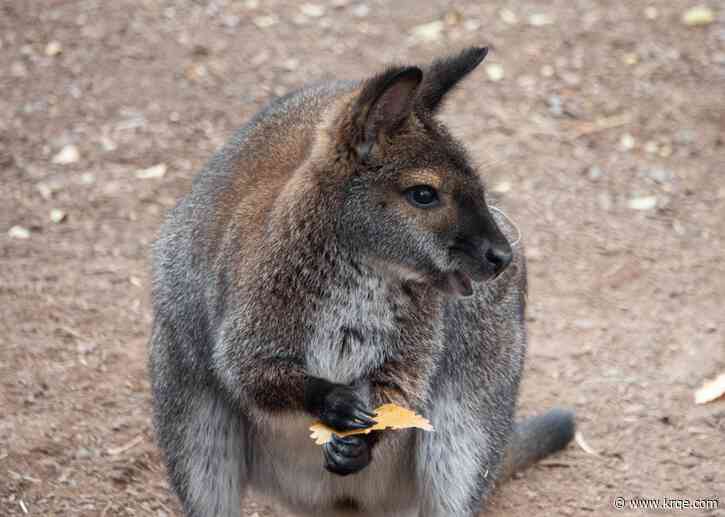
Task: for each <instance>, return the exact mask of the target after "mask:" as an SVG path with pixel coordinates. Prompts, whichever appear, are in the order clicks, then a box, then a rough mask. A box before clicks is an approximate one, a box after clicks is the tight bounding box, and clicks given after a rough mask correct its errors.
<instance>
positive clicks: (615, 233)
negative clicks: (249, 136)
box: [0, 0, 725, 517]
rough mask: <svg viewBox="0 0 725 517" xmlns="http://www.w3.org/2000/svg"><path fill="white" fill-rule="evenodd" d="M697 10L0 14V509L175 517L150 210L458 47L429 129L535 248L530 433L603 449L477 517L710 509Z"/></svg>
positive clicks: (715, 299)
mask: <svg viewBox="0 0 725 517" xmlns="http://www.w3.org/2000/svg"><path fill="white" fill-rule="evenodd" d="M705 3H709V4H710V6H711V7H713V8H714V9H715V10H716V11H717V9H718V8H720V10H721V12H720V13H718V12H715V20H714V21H713V22H712V23H709V24H706V25H703V26H696V27H691V26H686V25H685V24H683V23H682V21H681V16H682V13H683V12H685V11H686V10H687V9H688V8H690V7H692V6H694V5H695V3H694V2H689V1H683V0H670V1H666V2H665V1H656V0H653V1H652V2H651V3H646V2H641V1H632V2H616V1H613V0H612V1H609V0H606V1H605V0H601V1H594V0H577V1H575V2H572V1H568V0H556V1H553V2H534V1H524V0H507V1H506V2H499V3H496V2H474V1H461V2H457V3H456V7H455V9H453V8H451V7H450V6H449V5H448V2H444V1H438V0H436V1H432V2H425V5H419V2H416V1H413V0H401V1H397V2H395V3H394V5H393V2H390V3H388V2H382V1H373V0H363V1H360V2H356V1H355V0H337V1H336V2H334V3H332V4H329V5H327V4H316V5H315V6H313V7H309V6H307V7H302V6H300V5H299V4H297V3H294V2H282V1H266V0H260V1H258V2H256V1H246V2H245V1H231V0H223V1H222V0H216V1H214V2H201V1H195V2H192V1H181V0H163V1H162V0H119V1H117V2H102V1H100V0H84V1H71V0H53V1H49V0H7V1H4V2H2V4H1V5H0V43H1V46H0V92H2V94H1V95H0V112H2V113H3V116H2V117H1V118H0V178H2V181H1V182H0V201H1V202H0V386H1V389H0V514H2V515H3V516H21V515H26V514H27V515H44V516H45V515H48V516H50V515H58V516H60V515H63V516H66V515H68V516H76V515H77V516H97V515H107V516H116V515H117V516H131V515H153V516H157V517H162V516H170V515H174V514H175V513H176V510H177V506H176V502H175V501H174V499H173V497H171V496H170V494H169V492H168V487H167V484H166V482H165V480H164V475H163V470H162V468H161V466H160V463H159V457H158V454H157V452H156V450H155V447H154V445H153V439H152V434H151V432H150V427H149V385H148V381H147V379H146V372H145V347H146V340H147V335H148V331H149V322H150V318H149V302H148V287H149V284H148V269H147V268H148V263H147V258H148V252H149V243H150V242H151V240H152V239H153V237H154V234H155V232H156V230H157V228H158V225H159V222H160V220H161V217H162V215H163V213H164V212H165V211H166V210H167V209H168V208H169V207H170V206H172V204H173V203H174V202H175V200H176V199H177V197H178V196H180V195H181V194H182V193H184V192H185V191H186V190H187V189H188V188H189V185H190V180H191V178H192V175H193V173H194V171H196V170H198V168H199V167H200V166H201V164H202V163H203V162H204V161H205V160H206V159H207V158H208V157H209V155H210V153H211V152H212V151H213V150H214V149H216V148H217V147H218V146H219V145H220V144H221V143H222V142H224V140H225V139H226V138H227V137H228V136H229V135H230V133H231V132H232V131H233V130H234V128H236V127H238V126H239V125H241V124H242V123H243V122H244V121H245V120H246V119H247V118H248V117H249V116H250V115H252V114H253V113H254V112H255V111H256V110H257V109H259V108H260V107H261V106H262V105H263V104H265V103H266V102H268V101H269V100H270V99H272V98H274V97H275V96H277V95H281V94H283V93H284V92H286V91H288V90H290V89H292V88H295V87H297V86H299V85H301V84H303V83H304V82H306V81H312V80H319V79H324V78H331V77H340V78H356V77H362V76H365V75H367V74H370V73H373V72H375V71H377V70H378V69H380V67H381V66H383V65H384V64H385V63H388V62H391V61H397V62H406V63H408V62H409V63H425V62H427V61H428V60H429V59H431V58H432V57H434V56H439V55H441V54H444V53H446V52H449V51H452V50H455V49H458V48H461V47H463V46H466V45H471V44H487V45H489V46H490V47H491V48H492V52H491V54H490V57H489V59H488V61H487V62H488V67H481V68H480V69H479V70H477V71H476V72H475V74H474V75H473V76H472V77H471V78H470V79H469V81H468V82H467V83H466V85H465V87H463V88H461V89H460V90H459V91H458V92H456V94H455V96H454V98H453V99H452V100H451V102H450V103H449V104H448V106H447V109H446V112H445V118H446V119H447V120H448V121H449V122H450V124H451V126H452V128H453V130H454V132H455V133H456V134H457V135H459V136H460V137H461V138H462V139H463V140H464V141H465V142H466V144H467V145H468V146H469V147H470V149H471V151H472V154H473V155H474V156H476V157H477V158H478V159H479V161H480V164H481V167H482V168H483V170H485V171H486V175H487V177H488V178H489V183H490V185H491V187H492V190H493V191H495V192H496V196H497V198H498V200H499V201H498V202H497V203H498V205H499V206H501V207H503V208H505V209H506V210H507V212H508V213H509V214H510V215H511V216H512V217H513V218H514V219H515V220H516V222H517V223H518V224H519V226H520V227H521V229H522V231H523V234H524V237H525V239H526V241H527V243H528V249H529V253H530V272H531V278H530V282H531V293H530V311H529V317H528V318H529V322H530V330H531V347H530V355H529V359H528V365H527V374H526V379H525V382H524V386H523V392H522V397H521V404H520V405H521V413H522V414H525V415H526V414H533V413H536V412H539V411H542V410H544V409H545V408H548V407H550V406H553V405H561V406H566V407H571V408H574V409H575V410H576V411H577V414H578V423H579V429H580V431H581V433H582V434H583V436H584V438H585V440H586V442H587V443H588V444H589V445H590V446H591V448H593V449H594V450H596V451H597V452H598V455H593V454H589V453H587V452H585V451H584V450H582V448H580V447H578V446H576V445H572V446H571V447H569V448H568V449H567V450H566V451H564V452H563V453H561V454H559V455H557V456H556V457H553V458H551V459H549V460H547V461H545V462H544V463H543V464H541V465H539V466H536V467H534V468H533V469H531V470H529V471H527V472H526V473H524V474H523V475H521V476H519V477H518V478H517V479H515V480H512V481H511V482H509V483H508V484H506V485H505V486H503V487H502V488H501V490H500V491H499V493H498V494H497V496H496V497H495V498H494V500H493V501H492V505H491V511H490V515H493V516H500V517H503V516H504V515H506V516H507V517H516V516H526V517H530V516H531V515H596V516H605V515H612V514H615V513H617V512H616V511H615V510H614V509H613V508H612V506H611V501H612V500H613V498H615V497H617V496H621V497H625V498H632V497H636V496H644V497H651V498H662V497H670V498H678V497H679V498H688V499H690V500H694V499H697V498H704V497H720V501H721V502H720V509H719V510H710V511H704V512H695V511H689V512H688V511H684V512H677V513H678V514H681V515H723V514H725V513H724V512H725V500H723V498H725V480H724V479H723V472H725V460H724V459H723V458H725V441H724V440H723V433H724V432H725V402H719V403H715V404H711V405H707V406H695V405H694V404H693V398H692V394H693V390H694V389H695V388H696V387H697V386H698V385H699V384H700V383H701V382H702V381H703V380H704V379H705V378H708V377H712V376H715V375H716V374H718V373H719V372H721V371H724V370H725V318H724V317H723V305H725V294H723V293H725V264H724V262H723V251H725V240H724V239H725V232H723V222H724V221H725V181H724V180H723V178H724V175H725V143H724V138H725V137H724V136H723V135H724V134H725V104H724V103H723V99H724V98H725V12H723V11H722V6H721V5H720V6H718V2H715V1H711V2H709V1H708V2H705ZM495 4H499V5H500V6H504V7H505V9H503V10H502V9H501V8H500V7H499V6H498V5H495ZM315 7H321V8H318V9H316V8H315ZM436 20H442V21H443V23H442V25H438V26H436V25H429V26H427V27H424V28H423V29H420V28H419V26H420V25H422V24H427V23H429V22H433V21H436ZM417 27H418V28H417ZM416 28H417V29H416ZM416 35H417V36H416ZM53 42H57V45H56V44H54V43H53ZM495 65H499V67H498V68H497V67H496V66H495ZM501 72H503V76H502V77H501ZM67 146H75V148H76V150H77V151H78V155H77V156H74V155H73V152H72V150H70V151H69V148H68V147H67ZM64 149H65V151H63V150H64ZM59 153H61V154H60V155H59ZM57 162H67V163H57ZM157 164H165V165H166V172H165V174H164V175H162V176H161V177H152V178H145V179H144V178H139V177H138V176H137V172H138V171H139V170H142V169H147V168H149V167H151V166H155V165H157ZM156 170H157V171H158V169H156ZM52 210H61V211H62V212H63V213H60V212H54V214H53V217H55V218H56V220H57V219H61V218H62V219H63V220H62V221H61V222H59V223H54V222H52V221H51V211H52ZM16 226H19V227H21V228H20V229H18V228H14V227H16ZM13 228H14V229H13ZM24 230H25V232H24ZM23 237H26V238H23ZM244 512H245V516H252V515H255V512H257V514H258V515H259V516H282V515H283V514H281V513H276V512H274V511H273V510H271V509H269V508H268V507H266V506H264V505H262V504H257V503H255V502H254V501H249V502H247V503H245V510H244ZM643 513H645V512H644V511H634V510H625V511H622V512H619V514H621V515H640V514H643Z"/></svg>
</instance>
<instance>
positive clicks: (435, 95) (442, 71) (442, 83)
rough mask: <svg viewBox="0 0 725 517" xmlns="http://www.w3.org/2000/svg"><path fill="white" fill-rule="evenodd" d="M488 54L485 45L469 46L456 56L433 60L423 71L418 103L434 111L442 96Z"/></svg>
mask: <svg viewBox="0 0 725 517" xmlns="http://www.w3.org/2000/svg"><path fill="white" fill-rule="evenodd" d="M486 54H488V49H487V48H485V47H471V48H467V49H465V50H463V51H462V52H461V53H460V54H458V55H457V56H451V57H448V58H444V59H439V60H437V61H434V62H433V64H432V65H431V66H430V68H429V69H428V70H426V73H425V81H423V84H421V86H420V103H421V105H422V106H423V107H424V108H425V109H426V110H428V111H430V112H435V111H436V110H437V109H438V107H439V106H440V104H441V101H442V100H443V97H445V95H446V94H447V93H448V92H449V91H450V90H451V89H452V88H453V87H454V86H455V85H456V84H458V82H459V81H460V80H461V79H463V78H464V77H466V75H468V74H469V73H470V72H471V71H472V70H473V69H474V68H476V67H477V66H478V65H479V64H480V63H481V61H483V58H485V57H486Z"/></svg>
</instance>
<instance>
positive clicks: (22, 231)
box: [8, 226, 30, 239]
mask: <svg viewBox="0 0 725 517" xmlns="http://www.w3.org/2000/svg"><path fill="white" fill-rule="evenodd" d="M8 236H9V237H10V238H11V239H29V238H30V230H28V229H27V228H25V227H23V226H13V227H12V228H10V229H9V230H8Z"/></svg>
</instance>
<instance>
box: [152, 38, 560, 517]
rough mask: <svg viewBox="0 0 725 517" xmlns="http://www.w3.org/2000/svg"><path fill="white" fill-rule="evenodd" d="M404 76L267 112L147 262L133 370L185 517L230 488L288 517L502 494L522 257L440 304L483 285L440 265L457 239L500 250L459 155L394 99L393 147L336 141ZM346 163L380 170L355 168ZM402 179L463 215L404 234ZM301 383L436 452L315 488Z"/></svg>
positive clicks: (453, 265) (224, 499) (406, 510)
mask: <svg viewBox="0 0 725 517" xmlns="http://www.w3.org/2000/svg"><path fill="white" fill-rule="evenodd" d="M456 59H458V60H459V61H460V60H461V59H469V60H471V63H473V61H475V60H476V59H478V61H476V62H475V64H470V66H468V65H466V63H463V64H461V63H460V62H455V61H456ZM481 59H483V57H482V55H481V54H480V52H477V51H475V49H473V50H471V51H468V53H464V54H461V56H460V57H458V58H452V59H451V63H453V65H455V66H453V65H451V66H452V68H451V70H453V72H451V73H454V72H455V73H461V74H464V73H468V72H470V70H471V69H472V68H474V67H475V65H476V64H478V62H480V60H481ZM446 63H448V61H441V62H437V64H436V65H435V74H432V77H434V78H438V79H436V80H439V79H440V78H441V77H443V76H444V75H445V73H446V69H445V67H446V66H447V65H446ZM410 70H413V71H412V72H411V71H410ZM415 70H417V69H410V68H409V69H403V71H402V72H398V71H395V70H394V71H393V72H395V74H397V75H393V74H392V72H389V73H388V75H384V74H383V75H381V76H377V77H376V78H373V79H371V80H369V81H367V82H363V83H358V82H335V83H329V84H322V85H318V86H314V87H309V88H307V89H304V90H302V91H300V92H297V93H295V94H292V95H289V96H287V97H284V98H282V99H280V100H278V101H277V102H275V103H274V104H273V105H271V106H270V107H269V108H267V109H266V110H264V111H263V112H261V113H260V114H258V115H257V116H256V117H255V118H254V119H253V120H252V121H251V122H250V123H249V124H247V125H246V126H245V127H244V128H242V129H241V130H240V131H239V132H238V133H237V134H236V135H235V136H234V137H233V138H232V139H231V140H230V142H229V143H228V144H227V145H226V146H225V147H224V148H223V149H222V150H220V152H219V153H218V154H217V155H216V156H214V157H213V158H212V159H211V160H210V162H209V163H208V164H207V166H206V167H205V169H204V170H203V171H202V172H201V174H200V175H199V176H198V177H197V178H196V179H195V181H194V184H193V188H192V192H191V193H190V194H189V195H188V196H186V197H185V198H184V199H183V200H182V201H181V202H180V203H179V205H178V206H177V207H176V208H175V209H174V210H173V211H172V212H171V213H170V215H169V217H168V219H167V220H166V222H165V224H164V226H163V228H162V230H161V235H160V237H159V239H158V241H157V242H156V244H155V247H154V288H153V307H154V324H153V332H152V338H151V343H150V371H151V378H152V388H153V396H154V422H155V426H156V431H157V435H158V439H159V444H160V447H161V449H162V452H163V453H164V456H165V459H166V463H167V467H168V471H169V477H170V480H171V482H172V485H173V487H174V489H175V491H176V493H177V494H178V496H179V497H180V499H181V501H182V503H183V505H184V509H185V512H186V515H187V516H188V517H238V516H239V515H240V509H241V504H242V498H243V497H244V495H245V493H247V491H248V490H251V491H254V492H258V493H260V494H262V495H265V496H269V497H272V498H274V499H275V500H277V501H279V502H281V503H283V504H286V505H288V506H289V507H290V508H292V509H293V510H294V511H296V512H299V513H301V514H304V515H316V516H317V515H319V516H328V515H329V516H332V515H351V516H352V515H355V516H359V517H363V516H373V515H375V516H401V517H403V516H406V517H407V516H410V517H413V516H419V517H444V516H463V517H466V516H468V517H473V516H474V515H477V513H478V512H479V511H480V509H481V508H482V507H483V505H484V503H485V500H486V498H487V496H488V495H489V493H490V492H491V489H492V487H493V486H494V483H495V481H496V479H497V478H498V477H499V474H500V473H501V469H502V462H503V459H504V454H505V450H506V447H507V444H508V442H509V438H510V436H511V435H512V430H513V416H514V409H515V404H516V396H517V391H518V384H519V380H520V375H521V369H522V365H523V360H524V355H525V349H526V331H525V322H524V304H525V293H526V268H525V260H524V255H523V249H522V247H521V245H519V246H517V247H516V249H515V250H514V256H513V260H512V262H511V264H510V266H509V267H508V269H506V270H505V271H504V272H503V274H501V275H500V276H498V278H496V279H495V280H491V279H489V280H488V281H486V282H481V283H477V284H475V286H474V290H473V296H471V297H468V298H458V297H455V296H451V294H450V293H449V292H447V291H446V290H445V289H443V288H442V287H441V285H442V284H441V282H443V284H445V279H446V278H449V276H446V275H450V274H451V272H452V271H469V270H470V274H471V275H480V274H481V273H480V272H479V271H478V270H477V269H475V268H476V267H478V266H476V265H475V264H474V265H471V262H470V260H471V259H470V257H468V256H466V257H461V256H454V255H453V254H452V251H449V249H448V246H449V245H450V240H451V239H452V238H453V237H452V236H454V235H458V234H460V233H462V232H464V233H465V232H468V231H470V229H471V228H475V231H476V232H477V233H476V235H475V236H473V237H475V239H476V242H477V246H479V245H480V246H486V245H488V244H487V243H489V241H490V242H494V241H495V240H496V239H498V240H499V241H501V239H503V236H502V235H501V232H503V234H504V235H505V236H506V237H507V238H508V239H509V240H510V239H511V238H512V235H511V233H510V231H509V228H507V227H506V225H505V224H504V221H502V220H499V219H498V218H497V217H494V216H493V215H491V214H490V212H489V211H488V209H487V207H486V205H485V201H484V195H483V184H482V182H481V179H480V178H479V176H478V175H477V174H476V173H475V172H473V171H472V169H471V168H470V166H468V163H467V160H466V157H465V152H464V151H463V150H462V148H461V147H460V145H459V144H457V143H456V142H455V141H454V140H453V139H452V138H451V137H450V136H449V135H448V133H447V132H446V131H445V128H443V127H442V126H441V125H440V124H439V123H437V122H436V121H435V120H434V119H433V118H432V113H431V114H429V113H428V112H427V111H426V108H425V106H420V105H416V104H415V103H414V102H413V101H406V100H405V99H402V100H401V99H396V101H399V102H397V104H395V103H394V102H392V101H391V102H390V104H391V105H395V106H396V109H400V110H406V109H409V110H411V111H410V113H409V115H407V116H406V117H403V115H405V114H406V112H405V111H403V112H402V115H401V112H396V113H395V114H394V115H395V117H403V120H404V121H405V122H404V127H403V128H402V129H398V125H399V124H398V123H397V122H395V121H392V122H390V121H389V122H387V123H385V122H383V123H381V124H379V125H380V127H382V128H384V130H385V131H390V132H391V134H390V135H387V137H386V138H382V137H381V139H380V140H377V141H367V142H366V141H362V143H361V142H360V141H358V140H355V138H357V137H354V136H353V133H347V131H348V130H349V131H354V129H355V124H356V122H355V120H356V119H355V117H356V116H358V115H357V113H358V112H357V111H355V109H358V108H359V104H360V103H361V102H363V101H362V100H361V99H367V100H365V102H377V101H375V99H376V96H375V95H372V94H373V93H375V94H376V95H377V92H376V90H375V89H376V88H377V89H381V88H383V89H384V88H387V87H388V83H391V81H393V82H394V81H395V80H398V79H397V78H398V77H404V79H405V80H406V81H407V83H405V84H403V85H402V86H401V87H400V88H399V90H400V92H395V93H396V95H405V94H407V93H410V94H411V95H413V93H414V88H415V86H416V84H417V81H419V80H420V76H421V74H420V72H419V71H418V72H415ZM391 77H392V79H391ZM458 79H460V77H459V78H448V80H446V81H444V82H445V83H446V84H448V85H449V86H448V87H450V86H452V85H454V84H455V83H457V82H458ZM385 81H387V83H385ZM381 85H383V86H381ZM435 88H436V85H435V84H430V83H426V79H425V76H423V83H422V86H421V91H424V92H426V97H425V98H426V99H433V100H430V101H429V102H431V103H432V102H434V101H435V103H437V102H439V101H440V99H441V98H442V96H443V94H444V93H445V92H437V91H435ZM361 92H362V93H361ZM401 92H402V93H401ZM356 103H357V105H358V108H355V109H351V108H350V107H351V106H356ZM384 108H385V105H383V106H382V107H378V108H376V109H378V110H379V111H380V110H382V111H381V114H380V115H379V116H380V117H385V115H386V114H385V112H384ZM359 113H362V114H363V115H364V114H365V113H366V111H365V110H364V109H361V111H359ZM396 120H397V119H396ZM373 122H375V121H373ZM373 122H367V125H366V132H365V134H364V135H363V136H362V138H369V136H370V134H371V131H372V130H371V129H370V127H373V129H374V128H375V127H376V126H375V125H374V124H373ZM393 122H395V124H394V123H393ZM392 131H396V132H398V133H395V134H393V133H392ZM398 134H400V136H397V135H398ZM346 135H347V136H346ZM388 137H389V138H388ZM348 139H349V142H350V143H351V145H350V146H349V150H350V154H349V155H347V154H346V153H347V151H345V150H344V149H348V147H347V143H348ZM398 140H400V141H398ZM395 145H400V147H398V148H395ZM388 146H393V147H388ZM416 146H418V147H416ZM360 149H362V150H363V152H365V153H370V156H369V157H366V160H371V161H372V162H373V163H378V164H380V165H381V166H378V167H372V166H370V167H368V166H367V165H365V167H368V168H367V169H366V168H365V167H363V169H359V168H356V167H358V165H355V164H356V163H357V162H356V161H355V160H356V159H355V158H354V154H355V152H361V151H360ZM366 163H367V162H366ZM386 164H388V165H386ZM391 167H392V168H391ZM417 170H425V171H441V170H444V171H445V174H448V175H449V176H447V177H448V179H447V180H446V181H448V182H449V183H450V184H452V185H456V189H457V190H456V192H457V194H456V195H455V200H456V201H455V202H459V201H460V207H458V208H456V209H455V210H454V209H453V208H451V209H450V213H449V214H448V216H447V217H448V218H447V219H440V220H434V221H433V222H430V220H426V221H427V222H426V221H423V220H421V221H422V222H419V221H417V220H416V219H415V217H417V216H415V215H413V216H411V215H406V214H409V213H415V212H407V211H406V210H410V208H409V207H408V208H406V206H407V205H402V204H401V205H398V204H396V203H398V201H396V199H397V198H395V197H394V195H393V194H391V192H394V187H393V186H392V185H393V184H394V181H395V178H397V175H398V174H404V173H405V171H413V172H415V171H417ZM391 182H393V183H391ZM391 196H393V197H391ZM391 199H392V200H393V201H392V202H391V201H390V200H391ZM449 202H450V203H454V197H453V195H451V198H450V201H449ZM391 203H392V205H391ZM401 203H402V202H401ZM454 208H455V207H454ZM441 221H449V222H448V223H446V224H445V225H443V224H442V223H441ZM499 227H500V228H501V229H500V230H499ZM471 268H473V269H471ZM306 375H312V376H315V377H319V378H323V379H327V380H328V381H332V382H336V383H341V384H349V385H353V386H355V387H356V389H357V390H358V392H359V393H360V394H361V395H362V397H363V398H364V399H365V400H366V401H368V402H369V404H370V406H371V407H375V406H377V405H378V404H380V403H383V402H386V401H388V400H393V401H396V402H398V403H401V404H404V405H407V406H409V407H411V408H413V409H415V410H416V411H419V412H421V413H423V414H424V415H426V416H427V417H428V418H430V420H431V421H432V423H433V425H434V427H435V432H434V433H425V432H418V431H410V430H408V431H397V432H386V433H381V434H380V440H379V442H378V443H377V444H376V445H375V447H374V456H373V460H372V462H371V463H370V464H369V465H368V466H367V467H366V468H364V469H363V470H361V471H360V472H358V473H357V474H355V475H351V476H346V477H341V476H338V475H335V474H332V473H330V472H327V471H326V470H324V469H323V463H322V454H321V451H320V447H319V446H317V445H315V444H314V443H313V442H312V441H311V440H310V439H309V431H308V427H309V425H310V424H311V423H312V421H313V418H312V416H311V415H309V414H307V413H306V412H305V411H304V408H303V403H302V391H301V390H302V386H303V382H304V378H305V376H306ZM567 418H568V419H569V420H570V419H571V417H570V416H567ZM551 422H554V425H549V426H548V427H547V432H553V433H557V432H558V431H557V429H558V428H557V425H556V423H557V422H559V420H558V419H554V420H552V421H551ZM551 422H549V423H551ZM562 423H563V422H562ZM529 434H531V435H532V436H530V437H529V439H528V441H527V442H526V443H520V444H518V443H517V446H521V447H522V450H523V452H520V453H519V454H518V455H516V460H515V462H514V463H512V464H511V466H510V468H508V467H507V468H508V470H507V472H508V471H510V470H515V469H516V468H518V467H519V466H522V465H524V464H526V462H527V461H528V460H529V458H530V457H532V454H533V453H532V454H529V453H527V452H526V451H527V449H528V448H534V449H535V448H536V447H535V445H532V444H534V443H535V442H536V440H538V439H539V438H541V437H540V436H537V435H535V433H529ZM527 436H528V435H527ZM566 441H568V440H563V442H564V443H565V442H566ZM561 442H562V440H559V441H558V442H556V448H559V447H561V446H563V445H564V443H561ZM547 443H549V442H547ZM552 443H553V442H552ZM552 450H554V446H551V447H549V449H546V450H543V451H542V450H537V451H536V454H538V456H536V457H540V456H541V455H542V453H543V454H546V453H548V452H551V451H552ZM341 501H342V502H346V501H347V502H350V501H352V503H349V505H348V506H349V508H348V509H342V508H341V506H340V505H341V504H342V503H341Z"/></svg>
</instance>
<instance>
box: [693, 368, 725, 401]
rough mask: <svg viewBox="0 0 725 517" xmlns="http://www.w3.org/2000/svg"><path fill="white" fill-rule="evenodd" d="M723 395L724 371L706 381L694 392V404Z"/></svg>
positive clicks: (724, 392)
mask: <svg viewBox="0 0 725 517" xmlns="http://www.w3.org/2000/svg"><path fill="white" fill-rule="evenodd" d="M724 396H725V373H722V374H720V375H719V376H718V377H716V378H715V379H713V380H711V381H709V382H706V383H705V384H703V385H702V387H701V388H700V389H698V390H697V391H696V392H695V404H707V403H708V402H713V401H715V400H717V399H719V398H721V397H724Z"/></svg>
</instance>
